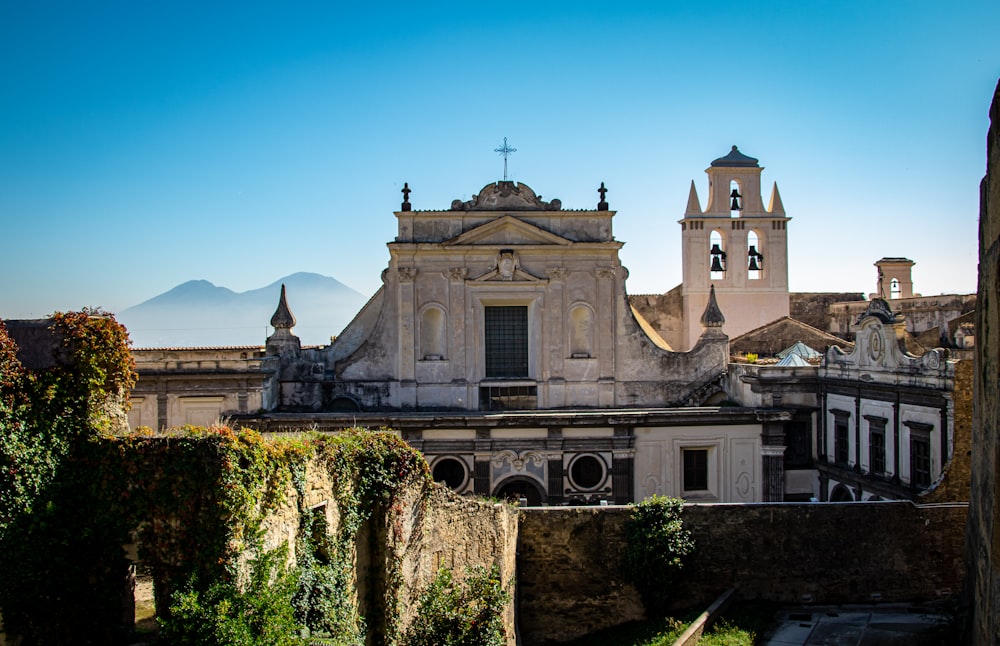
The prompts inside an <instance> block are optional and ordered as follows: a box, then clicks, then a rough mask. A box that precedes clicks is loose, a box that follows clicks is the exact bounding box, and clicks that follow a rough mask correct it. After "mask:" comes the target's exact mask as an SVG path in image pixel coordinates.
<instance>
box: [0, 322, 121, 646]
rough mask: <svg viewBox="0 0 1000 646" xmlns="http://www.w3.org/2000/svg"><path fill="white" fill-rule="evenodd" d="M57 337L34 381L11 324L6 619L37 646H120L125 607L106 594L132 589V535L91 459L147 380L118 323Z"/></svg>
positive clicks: (3, 473)
mask: <svg viewBox="0 0 1000 646" xmlns="http://www.w3.org/2000/svg"><path fill="white" fill-rule="evenodd" d="M50 329H51V331H52V334H53V338H54V339H56V341H57V343H58V344H57V345H56V346H55V347H54V352H53V357H52V359H53V362H52V363H53V365H52V366H51V367H49V368H46V369H44V370H37V371H29V370H26V369H25V368H24V367H23V366H22V365H21V363H20V362H19V361H18V359H17V355H16V346H15V344H14V342H13V340H12V339H11V338H10V336H9V334H8V333H7V330H6V327H5V326H4V325H3V324H2V323H0V572H3V585H2V586H0V613H2V614H3V618H4V624H5V628H6V630H7V631H8V632H10V633H13V634H20V635H25V636H27V639H26V641H25V643H27V644H31V643H37V644H46V643H56V644H65V643H81V644H82V643H88V642H90V643H109V642H111V641H113V640H114V639H115V638H116V634H115V631H114V627H115V626H117V625H118V624H119V622H118V618H119V617H120V616H121V607H120V596H119V595H118V594H117V593H116V594H110V595H106V596H105V595H101V594H95V593H94V591H95V589H96V590H115V591H118V590H120V589H121V586H122V580H121V576H120V574H121V571H122V569H123V568H124V567H125V561H124V555H123V554H122V550H121V545H122V542H121V541H120V540H118V539H120V537H121V534H122V531H124V527H123V526H122V521H120V520H119V519H117V518H115V517H114V516H110V515H109V514H108V513H107V510H106V509H105V507H104V504H103V502H102V500H101V499H100V498H99V497H98V496H97V495H96V494H97V493H98V491H99V490H100V489H101V482H100V480H99V477H98V474H95V473H93V472H90V471H89V470H88V467H89V465H88V459H89V456H90V455H91V454H92V450H93V447H94V444H95V442H96V441H97V440H98V439H99V438H100V437H102V436H104V435H106V434H107V433H109V432H111V431H113V430H115V429H116V428H117V426H118V425H119V424H120V423H121V422H122V421H123V420H122V418H121V413H122V410H121V404H122V403H123V402H124V401H125V399H126V397H127V393H128V391H129V389H130V388H131V387H132V385H133V384H134V383H135V369H134V364H133V362H132V357H131V354H130V352H129V350H128V335H127V333H126V331H125V328H124V327H122V326H121V325H120V324H118V323H117V322H116V321H115V320H114V318H113V317H112V316H110V315H105V314H102V313H101V312H96V311H88V310H85V311H83V312H74V313H65V314H63V313H57V314H55V315H54V316H53V317H52V320H51V324H50ZM95 518H96V519H100V520H102V521H105V522H101V523H98V522H94V521H95ZM51 617H58V618H59V619H60V621H57V622H53V621H52V620H51ZM74 628H75V629H74Z"/></svg>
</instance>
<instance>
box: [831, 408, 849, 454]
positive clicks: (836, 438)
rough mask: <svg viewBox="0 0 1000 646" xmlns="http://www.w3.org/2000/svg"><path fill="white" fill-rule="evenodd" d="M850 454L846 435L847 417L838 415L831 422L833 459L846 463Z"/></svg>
mask: <svg viewBox="0 0 1000 646" xmlns="http://www.w3.org/2000/svg"><path fill="white" fill-rule="evenodd" d="M849 455H850V440H849V439H848V436H847V419H846V418H842V417H840V416H839V415H838V416H837V418H836V421H834V423H833V461H834V462H836V463H837V464H842V465H846V464H847V462H848V456H849Z"/></svg>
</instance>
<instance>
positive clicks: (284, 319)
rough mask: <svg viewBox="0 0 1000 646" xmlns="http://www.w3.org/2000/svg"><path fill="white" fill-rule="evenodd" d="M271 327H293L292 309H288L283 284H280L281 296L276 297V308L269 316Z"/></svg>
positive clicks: (287, 328) (288, 328)
mask: <svg viewBox="0 0 1000 646" xmlns="http://www.w3.org/2000/svg"><path fill="white" fill-rule="evenodd" d="M271 327H273V328H274V329H275V331H277V330H291V329H292V328H293V327H295V316H294V315H293V314H292V310H290V309H288V300H287V299H286V298H285V284H284V283H282V284H281V296H280V297H278V309H276V310H274V316H272V317H271Z"/></svg>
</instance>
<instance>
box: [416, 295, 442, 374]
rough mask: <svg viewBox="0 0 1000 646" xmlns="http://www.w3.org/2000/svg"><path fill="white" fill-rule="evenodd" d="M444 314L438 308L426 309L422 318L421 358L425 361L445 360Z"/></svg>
mask: <svg viewBox="0 0 1000 646" xmlns="http://www.w3.org/2000/svg"><path fill="white" fill-rule="evenodd" d="M446 327H447V325H446V324H445V317H444V312H443V311H442V310H441V309H440V308H438V307H436V306H433V305H432V306H430V307H428V308H426V309H425V310H424V312H423V314H422V315H421V316H420V356H421V357H422V358H423V360H424V361H441V360H442V359H444V358H445V347H446V344H445V333H446V329H445V328H446Z"/></svg>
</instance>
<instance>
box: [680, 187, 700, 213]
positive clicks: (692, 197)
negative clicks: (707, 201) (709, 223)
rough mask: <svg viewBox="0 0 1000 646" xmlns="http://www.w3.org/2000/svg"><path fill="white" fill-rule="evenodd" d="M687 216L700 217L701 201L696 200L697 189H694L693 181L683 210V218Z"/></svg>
mask: <svg viewBox="0 0 1000 646" xmlns="http://www.w3.org/2000/svg"><path fill="white" fill-rule="evenodd" d="M689 215H701V201H700V200H699V199H698V189H696V188H695V187H694V180H691V192H690V193H688V205H687V209H685V210H684V217H687V216H689Z"/></svg>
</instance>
